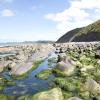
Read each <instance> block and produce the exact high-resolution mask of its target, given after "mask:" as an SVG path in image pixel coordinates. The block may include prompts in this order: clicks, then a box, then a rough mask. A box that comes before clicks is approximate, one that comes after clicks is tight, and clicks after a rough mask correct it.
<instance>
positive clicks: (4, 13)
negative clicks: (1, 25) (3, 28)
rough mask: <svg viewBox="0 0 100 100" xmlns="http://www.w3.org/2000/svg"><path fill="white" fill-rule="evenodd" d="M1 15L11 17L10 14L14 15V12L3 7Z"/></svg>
mask: <svg viewBox="0 0 100 100" xmlns="http://www.w3.org/2000/svg"><path fill="white" fill-rule="evenodd" d="M1 16H4V17H11V16H14V13H13V11H12V10H10V9H4V10H2V11H1Z"/></svg>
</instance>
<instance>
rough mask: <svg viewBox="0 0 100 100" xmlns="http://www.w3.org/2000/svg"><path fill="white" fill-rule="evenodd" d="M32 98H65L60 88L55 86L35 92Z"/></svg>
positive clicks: (53, 99)
mask: <svg viewBox="0 0 100 100" xmlns="http://www.w3.org/2000/svg"><path fill="white" fill-rule="evenodd" d="M32 100H63V95H62V92H61V89H60V88H54V89H51V90H49V91H45V92H40V93H37V94H35V95H34V96H33V98H32Z"/></svg>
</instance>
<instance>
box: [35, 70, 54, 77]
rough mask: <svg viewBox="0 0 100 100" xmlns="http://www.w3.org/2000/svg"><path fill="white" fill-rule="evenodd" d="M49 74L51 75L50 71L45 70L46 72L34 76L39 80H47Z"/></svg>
mask: <svg viewBox="0 0 100 100" xmlns="http://www.w3.org/2000/svg"><path fill="white" fill-rule="evenodd" d="M51 74H52V71H51V70H49V69H46V70H43V71H41V72H40V73H38V74H37V75H35V77H36V78H39V79H48V77H49V75H51Z"/></svg>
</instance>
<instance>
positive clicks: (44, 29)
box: [0, 0, 100, 42]
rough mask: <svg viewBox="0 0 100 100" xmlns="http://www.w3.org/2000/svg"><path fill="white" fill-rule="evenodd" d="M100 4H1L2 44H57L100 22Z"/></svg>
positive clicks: (60, 0) (66, 0)
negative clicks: (76, 30) (69, 33)
mask: <svg viewBox="0 0 100 100" xmlns="http://www.w3.org/2000/svg"><path fill="white" fill-rule="evenodd" d="M99 4H100V0H97V1H96V2H95V0H0V42H13V41H36V40H57V39H58V38H59V37H60V36H62V35H63V34H64V33H65V32H67V31H69V30H71V29H74V28H76V27H82V26H85V25H88V24H90V23H92V22H93V21H96V20H98V19H99V18H100V6H99Z"/></svg>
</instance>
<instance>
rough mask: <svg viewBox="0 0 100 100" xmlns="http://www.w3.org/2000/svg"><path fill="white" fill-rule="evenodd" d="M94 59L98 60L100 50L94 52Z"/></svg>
mask: <svg viewBox="0 0 100 100" xmlns="http://www.w3.org/2000/svg"><path fill="white" fill-rule="evenodd" d="M95 58H100V50H97V51H96V54H95Z"/></svg>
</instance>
